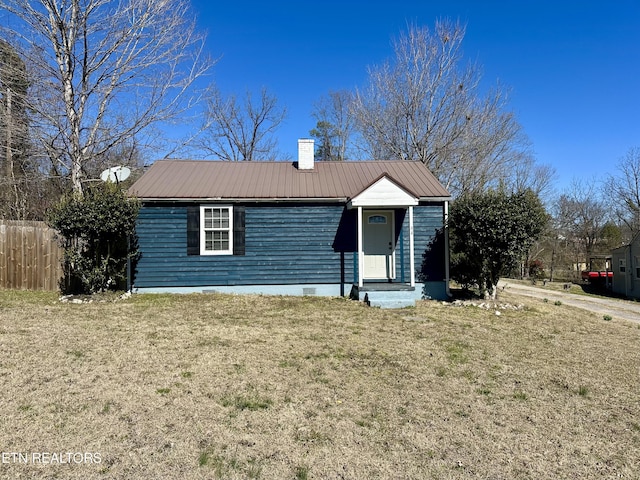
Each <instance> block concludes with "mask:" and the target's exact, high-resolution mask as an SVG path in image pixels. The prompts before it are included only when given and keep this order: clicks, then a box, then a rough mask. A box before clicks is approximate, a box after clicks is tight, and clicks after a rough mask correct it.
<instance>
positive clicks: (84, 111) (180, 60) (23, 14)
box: [2, 0, 214, 192]
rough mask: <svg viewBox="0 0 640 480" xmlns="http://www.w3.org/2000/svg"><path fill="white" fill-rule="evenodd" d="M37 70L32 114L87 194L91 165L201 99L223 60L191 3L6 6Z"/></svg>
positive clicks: (61, 167) (53, 1) (82, 0)
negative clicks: (202, 84) (207, 41)
mask: <svg viewBox="0 0 640 480" xmlns="http://www.w3.org/2000/svg"><path fill="white" fill-rule="evenodd" d="M4 8H5V9H6V10H7V11H8V12H9V15H10V19H11V21H10V22H7V24H5V25H4V27H2V35H4V36H5V37H7V38H12V39H14V40H15V43H14V44H16V45H17V48H18V49H19V50H20V51H21V54H22V56H23V58H25V60H26V63H27V66H28V69H29V71H30V80H31V88H32V91H31V94H30V96H29V108H30V109H31V111H32V112H33V113H34V126H35V127H37V128H36V129H35V130H34V133H37V134H38V136H39V140H40V142H41V145H42V147H43V148H44V150H45V151H46V154H47V156H48V157H49V158H50V160H51V162H52V166H53V168H54V169H55V171H56V172H57V173H59V174H61V175H69V176H70V178H71V181H72V184H73V188H74V189H75V190H76V191H78V192H82V179H83V176H84V168H85V165H86V164H87V163H88V162H90V161H91V159H93V158H95V157H99V156H101V155H103V154H105V153H106V152H108V151H109V150H111V149H113V148H116V147H118V146H119V145H122V144H128V143H130V142H131V141H132V139H133V138H137V140H136V141H137V143H141V142H142V141H141V140H140V137H141V136H142V134H143V133H144V132H146V131H148V130H149V127H151V126H152V125H154V124H158V123H159V122H168V121H170V120H173V119H175V118H177V116H178V115H181V114H183V113H184V112H185V111H186V110H187V109H189V108H190V107H191V106H192V105H193V103H194V102H195V101H196V100H197V96H196V95H195V94H194V93H193V90H192V87H193V86H194V83H195V82H196V80H198V79H199V78H201V77H202V76H203V75H204V74H206V73H207V72H208V71H209V70H210V68H211V67H212V65H213V64H214V62H213V61H212V60H210V59H209V58H207V57H206V56H205V55H203V43H204V38H203V36H202V35H200V34H199V33H198V32H197V31H196V28H195V20H194V19H193V17H192V15H191V13H190V11H189V2H188V0H158V1H156V0H122V1H115V0H6V1H5V5H4Z"/></svg>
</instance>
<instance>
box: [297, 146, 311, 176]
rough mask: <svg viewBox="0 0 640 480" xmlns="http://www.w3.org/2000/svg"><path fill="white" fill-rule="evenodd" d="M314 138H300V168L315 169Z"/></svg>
mask: <svg viewBox="0 0 640 480" xmlns="http://www.w3.org/2000/svg"><path fill="white" fill-rule="evenodd" d="M313 163H314V140H313V139H312V138H300V139H299V140H298V170H313Z"/></svg>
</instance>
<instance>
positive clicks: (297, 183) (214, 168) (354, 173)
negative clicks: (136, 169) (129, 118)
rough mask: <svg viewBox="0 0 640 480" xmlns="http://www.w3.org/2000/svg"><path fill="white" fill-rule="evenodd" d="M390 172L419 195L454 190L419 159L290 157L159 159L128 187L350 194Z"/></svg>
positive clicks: (327, 196)
mask: <svg viewBox="0 0 640 480" xmlns="http://www.w3.org/2000/svg"><path fill="white" fill-rule="evenodd" d="M383 176H387V177H389V178H390V179H392V180H393V181H394V182H396V183H397V184H398V185H400V186H402V187H403V188H404V189H406V190H407V191H408V192H411V193H412V194H414V195H416V196H417V197H418V198H421V199H428V198H434V199H436V198H437V199H449V198H450V193H449V192H448V191H447V190H446V189H445V188H444V187H443V186H442V185H441V184H440V182H438V180H437V179H436V178H435V176H434V175H433V174H432V173H431V172H430V171H429V169H428V168H427V167H425V165H424V164H422V163H421V162H413V161H367V162H359V161H350V162H315V164H314V168H313V170H298V168H297V163H295V162H294V163H291V162H223V161H204V160H158V161H156V162H155V163H154V164H153V165H152V166H151V167H150V168H149V169H148V170H147V171H146V172H145V173H144V175H142V177H140V179H139V180H138V181H136V182H135V183H134V185H133V186H132V187H131V188H130V189H129V193H130V194H131V195H135V196H137V197H139V198H141V199H143V200H144V199H146V200H163V199H167V200H168V199H172V200H189V199H221V200H222V199H244V200H297V199H300V200H303V199H314V200H339V201H340V200H348V199H351V198H353V197H354V196H356V195H358V194H359V193H361V192H362V191H363V190H365V189H366V188H367V187H369V186H370V185H371V184H372V183H374V182H375V181H376V180H378V179H380V178H381V177H383Z"/></svg>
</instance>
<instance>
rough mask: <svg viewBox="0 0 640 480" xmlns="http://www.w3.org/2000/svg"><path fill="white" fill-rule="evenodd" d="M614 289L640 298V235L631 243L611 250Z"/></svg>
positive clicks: (616, 291) (625, 294)
mask: <svg viewBox="0 0 640 480" xmlns="http://www.w3.org/2000/svg"><path fill="white" fill-rule="evenodd" d="M611 268H612V270H613V283H612V290H613V291H614V292H615V293H617V294H620V295H624V296H626V297H629V298H638V299H640V235H636V236H635V237H634V238H633V240H631V243H630V244H629V245H625V246H623V247H620V248H616V249H614V250H612V251H611Z"/></svg>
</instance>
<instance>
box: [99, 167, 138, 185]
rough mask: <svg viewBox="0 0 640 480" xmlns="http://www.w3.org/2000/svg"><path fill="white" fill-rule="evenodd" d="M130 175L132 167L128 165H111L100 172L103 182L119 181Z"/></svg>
mask: <svg viewBox="0 0 640 480" xmlns="http://www.w3.org/2000/svg"><path fill="white" fill-rule="evenodd" d="M129 175H131V169H130V168H128V167H111V168H107V169H106V170H105V171H104V172H102V173H101V174H100V179H101V180H102V181H103V182H114V183H119V182H123V181H125V180H126V179H127V178H129Z"/></svg>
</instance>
